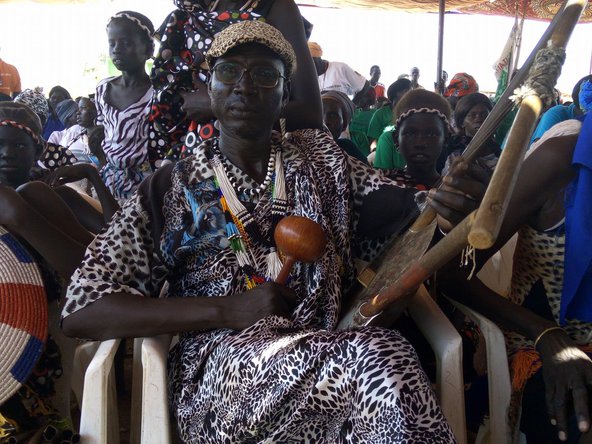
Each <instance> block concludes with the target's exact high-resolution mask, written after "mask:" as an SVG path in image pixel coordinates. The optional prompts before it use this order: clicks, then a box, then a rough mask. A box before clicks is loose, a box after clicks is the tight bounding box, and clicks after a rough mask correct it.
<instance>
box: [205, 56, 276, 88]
mask: <svg viewBox="0 0 592 444" xmlns="http://www.w3.org/2000/svg"><path fill="white" fill-rule="evenodd" d="M212 71H214V74H216V79H218V80H219V81H220V82H222V83H224V84H225V85H236V84H237V83H238V82H240V81H241V79H242V78H243V76H244V75H245V73H246V72H248V73H249V76H251V80H252V81H253V84H254V85H255V86H260V87H262V88H275V87H276V86H277V84H278V82H279V80H280V77H281V78H282V79H286V77H284V76H283V75H281V74H280V72H279V71H278V70H277V69H275V68H274V67H273V66H266V65H255V66H251V67H250V68H245V67H244V66H243V65H241V64H239V63H235V62H222V63H219V64H217V65H216V66H214V67H213V68H212ZM286 80H287V79H286Z"/></svg>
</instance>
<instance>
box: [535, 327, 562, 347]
mask: <svg viewBox="0 0 592 444" xmlns="http://www.w3.org/2000/svg"><path fill="white" fill-rule="evenodd" d="M555 330H561V331H563V329H562V328H561V327H558V326H555V327H549V328H545V329H544V330H543V331H542V332H541V333H540V334H539V335H538V336H537V338H536V339H535V340H534V349H535V350H536V348H537V345H539V341H540V340H541V339H542V338H543V336H545V335H546V334H547V333H549V332H551V331H555Z"/></svg>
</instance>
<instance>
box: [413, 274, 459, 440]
mask: <svg viewBox="0 0 592 444" xmlns="http://www.w3.org/2000/svg"><path fill="white" fill-rule="evenodd" d="M408 312H409V315H410V316H411V318H412V319H413V321H414V322H415V324H416V325H417V327H418V328H419V330H420V331H421V333H422V334H423V335H424V337H425V338H426V340H427V341H428V343H429V344H430V346H431V347H432V350H433V351H434V354H435V355H436V364H437V366H436V394H437V396H438V399H439V401H440V406H441V407H442V412H443V413H444V416H445V417H446V420H447V421H448V423H449V424H450V427H452V431H453V432H454V435H455V436H456V439H457V441H458V442H459V444H465V443H466V442H467V427H466V418H465V391H464V380H463V368H462V339H461V337H460V335H459V334H458V332H457V331H456V329H455V328H454V326H453V325H452V324H451V323H450V321H449V320H448V318H447V317H446V315H445V314H444V313H442V311H441V310H440V307H438V304H436V302H435V301H434V300H433V299H432V297H431V296H430V295H429V293H428V291H427V290H426V288H425V287H424V286H423V285H422V286H421V287H420V288H419V290H418V291H417V293H416V294H415V296H414V297H413V299H412V300H411V303H410V304H409V308H408Z"/></svg>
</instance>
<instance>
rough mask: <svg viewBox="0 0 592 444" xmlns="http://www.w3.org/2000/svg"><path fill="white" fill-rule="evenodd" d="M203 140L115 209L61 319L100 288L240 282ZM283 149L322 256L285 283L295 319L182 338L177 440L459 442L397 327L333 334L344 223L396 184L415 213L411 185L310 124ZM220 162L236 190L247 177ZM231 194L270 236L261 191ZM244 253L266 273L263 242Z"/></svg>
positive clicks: (215, 291)
mask: <svg viewBox="0 0 592 444" xmlns="http://www.w3.org/2000/svg"><path fill="white" fill-rule="evenodd" d="M275 137H278V136H277V135H276V136H275ZM210 146H211V143H210V142H207V141H206V142H204V143H203V144H202V146H201V149H200V150H199V151H198V153H197V154H196V155H195V156H192V157H189V158H187V159H185V160H182V161H180V162H178V163H177V164H176V165H174V166H170V167H168V169H166V168H164V169H160V170H158V171H157V172H156V173H155V174H154V175H153V176H152V177H151V178H150V179H149V180H148V181H147V182H145V183H144V184H143V185H142V187H141V188H140V190H139V192H138V194H137V195H136V196H134V197H133V198H132V199H131V200H130V201H129V202H127V203H126V204H125V205H124V207H123V208H122V210H121V211H120V212H119V214H118V215H117V216H115V217H114V219H113V223H112V225H111V226H110V228H109V229H108V230H107V231H106V232H105V233H102V234H100V235H99V236H98V237H97V238H96V239H95V241H94V242H93V243H92V244H91V245H90V247H89V249H88V251H87V254H86V257H85V259H84V261H83V263H82V265H81V267H80V268H79V269H78V270H77V271H76V272H75V274H74V276H73V278H72V283H71V285H70V288H69V289H68V293H67V296H66V303H65V308H64V316H68V315H69V314H70V313H73V312H75V311H77V310H80V309H81V308H83V307H85V306H87V305H88V304H90V303H92V302H93V301H96V300H97V299H99V298H100V297H102V296H104V295H106V294H109V293H115V292H125V293H133V294H140V295H144V296H155V295H156V294H157V293H158V290H159V288H160V287H161V286H162V284H163V282H164V281H165V280H167V281H168V282H169V293H168V294H169V297H172V296H181V295H182V296H184V297H216V296H224V295H230V294H236V293H241V292H244V291H245V290H246V286H245V283H244V279H243V277H242V276H241V275H240V270H239V268H238V265H237V262H236V257H235V256H234V253H233V252H232V251H231V250H230V248H229V245H228V240H227V238H226V235H225V233H224V231H223V228H224V218H223V215H222V211H221V208H220V206H219V203H218V195H217V194H216V192H215V189H214V185H213V178H214V175H213V171H212V169H211V168H210V166H209V162H208V155H210ZM281 149H282V154H283V162H284V169H285V175H286V190H287V193H288V212H289V214H297V215H302V216H306V217H309V218H311V219H313V220H315V221H316V222H318V223H320V224H321V225H322V226H323V228H324V230H325V232H326V233H327V234H328V246H327V250H326V253H325V255H324V256H323V258H322V259H320V260H319V261H317V262H316V263H314V264H297V265H296V266H295V268H294V269H293V272H292V274H291V280H290V282H289V283H288V285H289V286H290V287H291V288H293V289H294V290H295V292H296V294H297V295H298V298H299V304H298V306H297V308H296V310H295V312H294V315H293V317H292V319H284V318H281V317H277V316H269V317H266V318H264V319H262V320H260V321H259V322H257V323H255V324H254V325H252V326H251V327H249V328H247V329H245V330H242V331H232V330H227V329H217V330H210V331H196V332H186V333H182V334H181V335H180V340H179V343H178V344H177V345H176V346H175V348H174V349H173V350H172V351H171V354H170V360H169V361H170V362H169V381H170V399H171V405H172V410H173V413H174V415H175V417H176V419H177V425H178V433H179V436H180V437H181V439H182V441H183V442H186V443H212V442H216V443H221V442H225V443H272V442H277V443H299V442H309V443H356V442H359V443H394V442H396V443H450V442H455V438H454V436H453V434H452V431H451V429H450V427H449V425H448V424H447V423H446V421H445V419H444V417H443V415H442V412H441V410H440V407H439V406H438V404H437V401H436V399H435V396H434V393H433V391H432V389H431V387H430V385H429V381H428V379H427V377H426V375H425V373H424V372H423V370H422V369H421V367H420V365H419V363H418V359H417V356H416V354H415V352H414V350H413V349H412V347H411V346H410V345H409V343H408V342H407V341H406V340H404V339H403V338H402V337H401V336H400V335H399V333H397V332H395V331H389V330H385V329H380V328H363V329H359V330H350V331H335V327H336V324H337V320H338V317H339V312H340V308H341V307H340V300H341V295H342V292H343V290H344V288H346V287H347V286H348V285H349V284H350V283H351V281H352V280H353V278H354V266H353V255H352V253H351V251H352V249H353V245H352V244H354V243H355V242H358V240H357V239H356V237H352V236H351V235H350V233H352V232H355V229H356V223H357V220H358V218H359V217H360V214H361V213H362V212H363V211H364V208H365V207H364V198H365V196H367V195H368V194H369V193H370V192H372V191H373V190H377V189H379V188H381V187H385V186H393V187H394V188H396V191H397V192H398V193H400V194H401V196H402V200H401V202H407V206H405V205H402V206H401V212H400V213H401V215H400V217H401V218H404V217H406V216H407V213H408V212H410V211H415V210H416V208H415V204H414V203H413V194H414V190H407V189H404V188H400V187H397V184H396V183H395V182H392V181H390V180H389V179H387V178H385V177H384V176H382V174H381V173H380V172H377V171H374V170H372V169H371V168H369V167H368V166H366V165H364V164H363V163H361V162H359V161H357V160H356V159H353V158H351V157H349V156H347V155H346V154H344V153H343V151H342V150H341V149H340V148H339V147H338V146H337V145H336V144H335V143H334V141H333V140H332V138H331V137H330V136H327V135H326V134H324V133H322V132H320V131H316V130H303V131H297V132H294V133H292V134H290V135H288V137H287V138H286V139H285V140H284V141H283V143H282V148H281ZM229 166H230V165H229ZM230 168H231V169H230V174H233V175H235V177H236V178H237V182H238V184H237V185H238V186H241V185H244V186H256V185H257V184H256V183H254V182H253V181H252V180H251V179H250V178H249V177H248V176H246V175H245V174H244V173H242V172H241V171H240V170H239V169H238V168H236V167H232V166H230ZM240 198H241V200H242V201H243V202H244V204H245V206H246V207H247V209H249V210H250V211H251V213H252V215H253V216H254V218H255V220H256V221H257V223H258V224H259V227H260V228H261V231H262V235H263V236H266V237H269V236H271V233H270V228H271V227H270V225H271V212H270V210H271V199H270V190H266V191H264V192H263V193H262V194H261V195H260V196H258V197H249V196H248V195H246V194H242V195H240ZM160 202H163V204H162V205H160ZM385 204H386V203H385ZM160 208H162V210H160ZM251 251H252V252H253V256H254V263H255V266H256V267H257V268H258V270H257V272H259V273H263V270H265V260H264V256H265V251H266V249H265V248H264V247H263V246H260V245H257V244H254V245H253V247H252V248H251Z"/></svg>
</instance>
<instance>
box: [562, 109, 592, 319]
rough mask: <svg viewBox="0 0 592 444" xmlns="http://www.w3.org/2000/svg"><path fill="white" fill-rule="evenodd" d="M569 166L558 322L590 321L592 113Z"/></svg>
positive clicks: (591, 304) (591, 296)
mask: <svg viewBox="0 0 592 444" xmlns="http://www.w3.org/2000/svg"><path fill="white" fill-rule="evenodd" d="M572 165H573V167H574V169H575V170H576V178H575V179H574V181H573V182H572V184H571V185H570V188H569V189H568V192H567V198H566V203H565V205H566V207H565V272H564V278H563V294H562V297H561V310H560V313H559V319H560V323H561V324H562V325H563V324H564V323H565V319H566V318H570V319H579V320H581V321H585V322H592V113H588V115H587V116H586V119H585V120H584V124H583V126H582V130H581V132H580V136H579V137H578V142H577V144H576V147H575V150H574V155H573V158H572Z"/></svg>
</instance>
